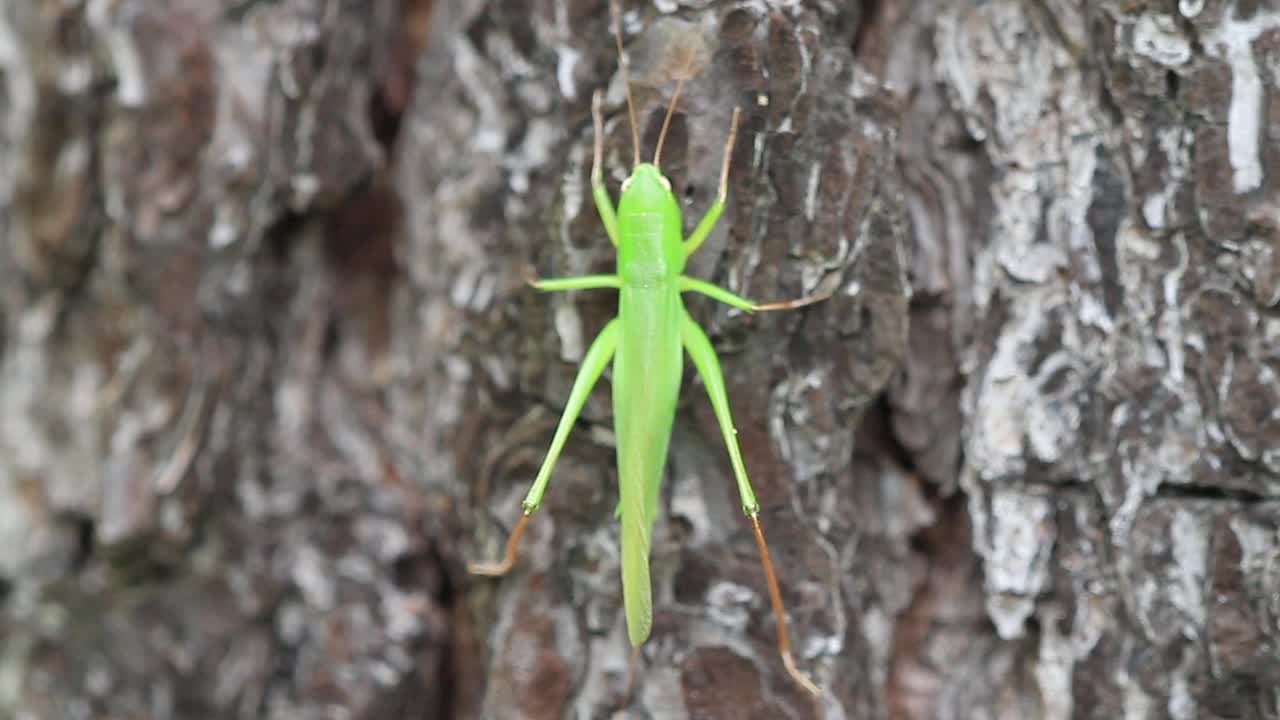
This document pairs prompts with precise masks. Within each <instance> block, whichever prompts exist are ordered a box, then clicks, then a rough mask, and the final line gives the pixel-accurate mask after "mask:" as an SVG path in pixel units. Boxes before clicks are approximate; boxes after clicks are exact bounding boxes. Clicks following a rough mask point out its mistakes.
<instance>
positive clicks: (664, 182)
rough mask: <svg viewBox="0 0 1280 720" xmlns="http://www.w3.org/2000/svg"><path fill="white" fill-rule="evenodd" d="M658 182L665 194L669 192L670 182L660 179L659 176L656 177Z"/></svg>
mask: <svg viewBox="0 0 1280 720" xmlns="http://www.w3.org/2000/svg"><path fill="white" fill-rule="evenodd" d="M658 182H660V183H662V189H664V190H666V191H667V192H671V182H670V181H668V180H667V179H666V178H664V177H662V176H661V175H659V176H658Z"/></svg>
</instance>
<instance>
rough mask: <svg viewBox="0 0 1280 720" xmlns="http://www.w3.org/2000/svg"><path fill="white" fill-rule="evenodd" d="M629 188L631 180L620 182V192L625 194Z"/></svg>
mask: <svg viewBox="0 0 1280 720" xmlns="http://www.w3.org/2000/svg"><path fill="white" fill-rule="evenodd" d="M629 187H631V178H627V179H626V180H623V181H622V192H626V191H627V188H629Z"/></svg>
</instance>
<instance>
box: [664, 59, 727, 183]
mask: <svg viewBox="0 0 1280 720" xmlns="http://www.w3.org/2000/svg"><path fill="white" fill-rule="evenodd" d="M682 87H684V76H683V75H681V76H680V79H679V80H677V81H676V92H675V94H674V95H672V96H671V104H670V105H668V106H667V116H666V117H665V118H663V119H662V132H660V133H658V147H657V148H655V149H654V151H653V164H654V165H655V166H658V167H661V166H660V165H658V158H660V157H661V156H662V143H663V142H664V141H665V140H666V139H667V126H669V125H670V124H671V116H672V115H674V114H675V111H676V100H678V99H680V88H682ZM736 119H737V118H736V116H735V120H736ZM734 131H735V132H736V131H737V123H736V122H735V123H734ZM730 137H731V138H732V135H730ZM729 142H733V140H732V139H730V141H729Z"/></svg>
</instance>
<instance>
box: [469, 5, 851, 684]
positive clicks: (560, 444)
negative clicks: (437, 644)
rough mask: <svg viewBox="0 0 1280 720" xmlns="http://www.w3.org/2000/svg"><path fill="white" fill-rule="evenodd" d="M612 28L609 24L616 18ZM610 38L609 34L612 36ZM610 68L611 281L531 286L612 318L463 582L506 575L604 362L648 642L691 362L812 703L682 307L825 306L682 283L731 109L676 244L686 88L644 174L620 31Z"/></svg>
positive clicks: (599, 177) (632, 581)
mask: <svg viewBox="0 0 1280 720" xmlns="http://www.w3.org/2000/svg"><path fill="white" fill-rule="evenodd" d="M615 23H616V18H615ZM615 29H616V25H615ZM617 45H618V53H619V64H620V70H621V73H622V79H623V85H624V87H625V90H626V96H627V110H628V115H629V119H630V123H631V139H632V147H633V150H634V163H633V168H632V171H631V176H630V177H628V178H627V179H626V180H625V181H624V182H623V183H622V193H621V196H620V197H619V201H618V207H617V210H616V211H615V209H614V205H613V201H612V199H611V198H610V197H609V192H608V190H607V189H606V188H605V184H604V179H603V173H602V170H601V156H602V155H603V144H604V135H603V121H602V119H601V111H600V104H601V93H600V91H598V90H597V91H596V93H595V94H594V96H593V97H592V103H591V116H592V124H593V129H594V131H595V147H594V155H593V159H592V165H591V186H592V195H593V197H594V199H595V204H596V208H597V210H598V211H599V213H600V219H601V221H602V223H603V224H604V228H605V233H606V234H607V235H608V236H609V240H610V241H612V243H613V245H614V246H615V247H616V248H617V253H618V255H617V268H618V269H617V273H616V274H614V275H583V276H578V277H566V278H552V279H536V278H530V280H529V281H530V283H531V284H532V285H533V286H534V287H536V288H538V289H539V290H543V291H548V292H554V291H562V290H585V289H599V288H612V289H615V290H617V291H618V292H619V293H620V295H619V298H618V316H617V317H616V318H614V319H613V320H610V321H609V322H608V323H607V324H606V325H605V327H604V329H603V330H601V331H600V333H599V335H597V336H596V338H595V340H594V341H593V342H592V343H591V345H590V347H589V348H588V350H587V352H586V355H585V356H584V357H583V360H582V366H581V368H580V369H579V371H578V375H577V378H576V379H575V380H574V383H573V387H572V389H571V390H570V392H569V400H568V402H567V403H566V405H565V409H564V413H563V415H561V417H560V422H559V425H558V426H557V428H556V431H555V435H554V437H553V439H552V441H551V447H550V449H549V450H548V451H547V455H546V458H545V459H544V460H543V463H542V467H541V468H540V469H539V470H538V474H537V476H536V478H535V479H534V482H533V486H532V487H531V488H530V489H529V493H528V495H526V496H525V499H524V502H523V503H522V508H523V510H524V512H523V514H522V515H521V517H520V521H519V522H518V523H517V524H516V526H515V529H514V530H512V532H511V537H510V538H509V539H508V541H507V546H506V552H505V556H504V558H503V560H502V561H501V562H497V563H482V564H473V565H471V566H470V567H469V570H470V572H472V573H474V574H478V575H494V576H498V575H504V574H506V573H507V572H508V571H510V570H511V568H512V566H513V565H514V564H515V560H516V555H517V552H518V548H519V544H520V537H521V535H522V534H523V533H524V529H525V525H526V524H527V523H528V521H529V518H530V516H532V515H533V513H534V512H535V511H536V510H537V509H538V506H539V505H541V504H542V496H543V493H545V492H546V489H547V484H548V483H549V481H550V480H551V473H552V470H553V468H554V467H555V464H556V460H557V459H558V458H559V456H560V452H561V450H562V449H563V448H564V444H565V441H566V439H567V438H568V435H569V431H570V429H571V428H572V427H573V425H574V422H575V421H576V420H577V418H578V414H579V413H580V412H581V410H582V407H583V405H584V404H585V403H586V400H587V396H588V395H589V394H590V392H591V389H592V387H594V385H595V383H596V381H597V380H598V379H599V378H600V375H601V374H602V373H603V372H604V369H605V368H606V367H607V366H608V365H609V362H610V360H612V361H613V417H614V431H615V435H616V439H617V465H618V481H619V484H620V496H621V497H620V501H619V504H618V515H619V516H620V518H621V521H622V591H623V604H624V609H625V613H626V620H627V634H628V636H629V638H630V640H631V644H632V646H633V648H639V646H640V645H641V644H642V643H644V641H645V640H646V639H647V638H648V637H649V632H650V630H651V629H652V624H653V599H652V593H651V589H650V582H649V543H650V536H651V534H652V531H653V525H654V521H655V520H656V516H657V506H658V495H659V487H660V485H661V482H662V476H663V470H664V466H665V464H666V458H667V443H668V440H669V439H670V435H671V427H672V423H673V421H674V419H675V410H676V399H677V395H678V393H679V390H680V382H681V375H682V373H683V363H682V357H681V350H682V349H683V350H685V351H687V352H688V353H689V357H690V358H691V359H692V360H693V364H694V366H695V367H696V368H697V370H698V374H699V375H700V376H701V377H702V381H703V384H704V385H705V386H706V389H707V394H708V395H709V396H710V399H711V405H712V407H713V409H714V411H715V416H716V420H717V421H718V423H719V425H720V431H721V433H722V434H723V436H724V442H725V445H726V446H727V448H728V451H729V459H730V462H731V464H732V466H733V474H734V477H735V478H736V480H737V485H738V493H739V495H740V496H741V499H742V510H743V512H744V513H745V514H746V516H747V518H748V519H749V520H750V522H751V526H752V530H753V531H754V533H755V539H756V544H757V546H758V548H759V552H760V560H761V564H762V565H763V568H764V574H765V579H766V582H767V585H768V590H769V599H770V602H771V604H772V606H773V612H774V616H775V619H776V621H777V640H778V653H779V654H780V655H781V657H782V663H783V665H784V666H785V667H786V670H787V673H788V674H790V676H791V677H792V678H793V679H794V680H795V682H796V683H797V684H799V685H800V686H801V687H803V688H804V689H805V690H806V691H808V692H809V693H811V694H813V695H814V696H817V695H819V694H820V691H819V690H818V688H817V686H816V685H814V683H813V681H811V680H810V679H809V678H808V677H807V676H805V675H804V674H803V673H801V672H800V671H799V669H797V668H796V665H795V661H794V659H793V658H792V655H791V642H790V639H789V637H788V635H787V625H786V611H785V609H784V607H783V604H782V594H781V592H780V591H779V589H778V581H777V578H776V577H775V575H774V571H773V563H772V561H771V560H770V557H769V548H768V546H767V545H766V543H765V539H764V532H763V531H762V530H761V528H760V519H759V513H760V505H759V503H757V502H756V497H755V492H754V491H753V490H752V488H751V482H750V480H748V479H747V471H746V468H745V466H744V465H743V461H742V452H741V450H740V449H739V447H738V439H737V431H736V430H735V429H734V426H733V418H732V416H731V415H730V412H729V401H728V398H727V396H726V393H725V383H724V376H723V374H722V373H721V370H720V361H719V358H718V357H717V356H716V352H715V350H714V348H713V347H712V345H711V342H710V340H708V339H707V335H706V333H704V332H703V330H702V328H701V327H699V326H698V324H697V322H695V321H694V319H693V318H692V316H690V315H689V313H688V311H687V310H686V309H685V307H684V303H683V300H682V297H681V294H682V293H685V292H696V293H702V294H703V295H707V296H709V297H711V298H713V299H715V300H718V301H720V302H723V303H726V304H728V305H731V306H733V307H735V308H738V309H740V310H743V311H746V312H754V311H760V310H782V309H788V308H796V307H801V306H803V305H808V304H810V303H813V302H816V301H819V300H823V299H825V298H827V297H829V295H830V293H822V294H818V295H814V296H810V297H806V298H802V299H800V300H792V301H788V302H778V303H770V304H758V303H755V302H752V301H751V300H748V299H746V298H744V297H741V296H739V295H736V294H734V293H732V292H730V291H729V290H726V289H724V288H721V287H719V286H716V285H713V284H711V283H708V282H705V281H702V280H698V279H696V278H691V277H686V276H685V275H683V274H682V273H683V270H684V267H685V261H686V259H687V258H688V257H689V256H690V255H691V254H692V253H693V252H694V251H695V250H697V249H698V247H699V246H700V245H702V243H703V241H704V240H706V239H707V236H708V235H709V234H710V233H711V230H712V228H713V227H714V226H715V224H716V221H717V220H718V219H719V218H720V214H721V213H722V212H723V210H724V205H725V200H726V197H727V195H728V182H729V161H730V156H731V153H732V149H733V145H734V140H735V138H736V136H737V130H738V117H739V115H740V108H734V110H733V119H732V120H731V122H730V127H729V137H728V140H727V141H726V143H725V148H724V159H723V161H722V162H721V166H720V185H719V192H718V194H717V196H716V200H715V202H714V203H712V205H711V207H710V209H708V210H707V213H706V215H704V216H703V218H702V220H701V221H700V222H699V223H698V225H697V227H696V228H695V229H694V231H693V234H691V235H690V236H689V237H688V238H683V237H682V236H683V226H682V221H681V215H680V206H679V203H678V202H677V201H676V198H675V196H674V195H673V194H672V192H671V183H670V181H668V180H667V178H666V177H665V176H664V175H663V174H662V171H661V170H660V169H659V160H660V158H661V153H662V143H663V140H664V139H665V137H666V132H667V128H668V126H669V124H670V122H671V116H672V114H673V112H674V111H675V107H676V100H677V99H678V98H679V96H680V90H681V88H682V86H683V83H684V77H681V78H680V79H679V80H678V82H677V84H676V89H675V93H674V94H673V96H672V99H671V104H670V106H669V107H668V109H667V113H666V117H665V119H664V120H663V123H662V130H661V132H660V133H659V136H658V144H657V148H656V149H655V151H654V154H653V162H652V163H642V162H641V161H640V140H639V131H638V129H637V125H636V113H635V106H634V104H633V101H632V97H631V88H630V85H629V81H628V80H627V74H626V59H625V57H624V56H623V50H622V39H621V35H620V31H618V35H617Z"/></svg>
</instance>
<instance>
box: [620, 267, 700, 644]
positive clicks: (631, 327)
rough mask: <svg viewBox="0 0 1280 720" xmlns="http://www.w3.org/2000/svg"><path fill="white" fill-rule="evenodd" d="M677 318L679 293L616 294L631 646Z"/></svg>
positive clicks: (642, 611)
mask: <svg viewBox="0 0 1280 720" xmlns="http://www.w3.org/2000/svg"><path fill="white" fill-rule="evenodd" d="M683 314H684V306H683V305H682V304H681V303H680V296H679V295H678V294H677V293H674V292H670V291H669V290H668V291H665V292H663V291H660V292H653V291H648V292H646V291H644V290H639V291H637V290H632V289H630V288H624V289H623V291H622V297H621V302H620V303H619V313H618V315H619V319H620V320H621V321H622V337H621V339H620V341H619V345H618V350H617V354H616V355H615V357H614V364H613V424H614V432H615V435H616V436H617V442H618V484H619V493H618V495H619V501H618V515H619V516H620V518H621V520H622V599H623V603H624V608H625V610H626V615H627V635H628V636H629V637H630V639H631V644H632V645H634V646H637V647H638V646H639V645H640V644H642V643H643V642H644V641H645V640H646V639H648V637H649V632H650V630H652V629H653V591H652V587H651V584H650V580H649V546H650V539H651V538H652V535H653V525H654V521H655V520H656V519H657V514H658V490H659V488H660V486H661V483H662V475H663V470H664V468H665V467H666V463H667V444H668V442H669V441H670V439H671V425H672V422H673V421H674V420H675V413H676V395H677V394H678V393H679V391H680V372H681V370H682V367H683V359H684V358H683V354H682V353H683V350H682V347H681V344H680V321H681V319H682V318H683Z"/></svg>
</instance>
